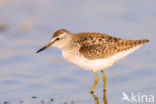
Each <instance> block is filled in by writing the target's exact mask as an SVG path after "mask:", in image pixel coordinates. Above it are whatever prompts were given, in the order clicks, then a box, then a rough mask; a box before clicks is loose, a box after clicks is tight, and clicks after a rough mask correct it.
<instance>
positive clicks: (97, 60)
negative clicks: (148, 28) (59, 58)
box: [37, 29, 149, 93]
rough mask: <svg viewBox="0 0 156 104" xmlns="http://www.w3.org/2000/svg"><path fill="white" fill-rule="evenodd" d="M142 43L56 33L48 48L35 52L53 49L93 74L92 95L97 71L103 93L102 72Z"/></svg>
mask: <svg viewBox="0 0 156 104" xmlns="http://www.w3.org/2000/svg"><path fill="white" fill-rule="evenodd" d="M146 42H149V40H148V39H144V40H123V39H120V38H115V37H112V36H109V35H106V34H101V33H88V32H83V33H76V34H72V33H71V32H69V31H67V30H65V29H59V30H57V31H56V32H54V33H53V35H52V37H51V40H50V42H49V44H47V45H46V46H44V47H43V48H41V49H40V50H38V51H37V53H39V52H41V51H43V50H44V49H46V48H49V47H51V46H55V47H57V48H59V49H61V51H62V55H63V57H64V58H65V59H66V60H67V61H69V62H71V63H72V64H75V65H77V66H79V67H81V68H83V69H85V70H88V71H93V72H94V77H95V81H94V84H93V86H92V88H91V91H90V92H91V93H93V91H94V89H95V86H96V84H97V82H98V77H97V74H96V71H101V72H102V76H103V90H104V91H105V90H106V77H105V75H104V72H103V70H104V69H107V68H109V67H111V66H112V65H114V64H115V63H116V62H118V61H119V60H121V59H123V58H124V57H126V56H127V55H128V54H131V53H133V52H134V51H135V50H137V49H138V48H140V47H141V46H142V45H143V44H144V43H146Z"/></svg>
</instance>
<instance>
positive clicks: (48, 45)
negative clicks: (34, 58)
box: [36, 43, 52, 53]
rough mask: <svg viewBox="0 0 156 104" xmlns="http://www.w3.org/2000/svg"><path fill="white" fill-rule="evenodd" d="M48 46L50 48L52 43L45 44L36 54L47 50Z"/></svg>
mask: <svg viewBox="0 0 156 104" xmlns="http://www.w3.org/2000/svg"><path fill="white" fill-rule="evenodd" d="M50 46H52V43H49V44H47V45H46V46H44V47H42V48H41V49H39V50H38V51H37V52H36V53H39V52H41V51H43V50H45V49H47V48H49V47H50Z"/></svg>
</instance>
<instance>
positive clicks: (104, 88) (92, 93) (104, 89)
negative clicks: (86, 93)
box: [90, 71, 108, 104]
mask: <svg viewBox="0 0 156 104" xmlns="http://www.w3.org/2000/svg"><path fill="white" fill-rule="evenodd" d="M101 73H102V79H103V102H104V104H108V102H107V97H106V76H105V74H104V72H103V71H101ZM96 84H97V82H96V81H95V82H94V84H93V86H96ZM90 94H91V95H92V96H93V98H94V101H95V104H99V100H98V97H97V96H96V95H95V94H94V92H90Z"/></svg>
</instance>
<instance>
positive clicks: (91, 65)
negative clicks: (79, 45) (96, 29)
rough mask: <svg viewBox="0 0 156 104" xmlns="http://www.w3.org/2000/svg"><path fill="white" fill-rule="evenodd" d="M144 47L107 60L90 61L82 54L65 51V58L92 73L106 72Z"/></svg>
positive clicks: (118, 54)
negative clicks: (105, 70)
mask: <svg viewBox="0 0 156 104" xmlns="http://www.w3.org/2000/svg"><path fill="white" fill-rule="evenodd" d="M141 46H142V45H138V46H136V47H134V48H131V49H129V50H126V51H122V52H119V53H117V54H115V55H113V56H111V57H108V58H105V59H95V60H89V59H88V58H85V57H84V56H82V55H80V53H76V54H72V53H69V52H64V51H63V56H64V58H65V59H66V60H68V61H69V62H71V63H73V64H75V65H77V66H79V67H81V68H83V69H85V70H90V71H94V72H95V71H98V70H104V69H107V68H109V67H111V66H112V65H114V64H115V63H116V62H118V61H119V60H121V59H123V58H124V57H126V56H127V55H128V54H131V53H132V52H134V51H135V50H137V49H138V48H140V47H141Z"/></svg>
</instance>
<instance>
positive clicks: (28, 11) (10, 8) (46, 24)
mask: <svg viewBox="0 0 156 104" xmlns="http://www.w3.org/2000/svg"><path fill="white" fill-rule="evenodd" d="M155 4H156V1H155V0H116V1H115V0H0V104H4V103H6V104H7V103H9V104H49V103H52V102H53V103H57V104H74V103H76V104H94V103H95V101H94V98H93V97H92V96H91V95H90V93H89V90H90V89H91V86H92V83H93V80H94V76H93V73H92V72H88V71H85V70H82V69H81V68H79V67H77V66H74V65H72V64H69V63H68V62H66V61H65V60H64V59H63V58H62V56H61V52H60V50H59V49H56V48H50V49H47V50H46V51H44V52H42V53H40V54H36V51H37V50H38V49H39V48H41V47H42V46H43V45H45V44H47V43H48V42H49V40H50V37H51V34H52V33H53V32H55V31H56V30H57V29H60V28H64V29H67V30H68V31H70V32H72V33H77V32H99V33H105V34H109V35H112V36H115V37H120V38H123V39H133V40H135V39H146V38H147V39H149V40H150V43H148V44H145V45H144V46H143V47H142V48H140V49H139V50H138V51H136V52H134V54H132V55H130V56H128V57H127V58H126V59H124V60H122V61H120V62H119V63H117V64H116V65H115V66H114V67H112V68H110V69H109V70H105V74H106V76H107V100H108V104H117V103H118V104H122V103H123V104H127V102H121V98H122V92H127V93H128V94H130V93H131V92H134V93H136V94H137V93H138V92H140V93H141V94H146V95H150V94H152V95H156V83H155V79H156V70H155V68H156V65H155V61H156V55H155V52H156V47H155V46H156V41H155V39H156V6H155ZM98 77H99V83H98V85H97V87H96V89H95V94H96V96H97V97H98V100H99V102H100V103H102V102H103V100H102V95H103V94H102V79H101V78H102V76H101V73H98Z"/></svg>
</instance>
